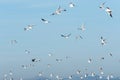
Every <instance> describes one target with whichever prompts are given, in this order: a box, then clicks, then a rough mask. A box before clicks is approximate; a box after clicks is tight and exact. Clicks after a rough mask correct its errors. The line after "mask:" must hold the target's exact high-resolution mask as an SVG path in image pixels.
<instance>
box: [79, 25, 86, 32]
mask: <svg viewBox="0 0 120 80" xmlns="http://www.w3.org/2000/svg"><path fill="white" fill-rule="evenodd" d="M78 30H82V31H85V30H86V29H85V24H82V25H81V27H80V28H78Z"/></svg>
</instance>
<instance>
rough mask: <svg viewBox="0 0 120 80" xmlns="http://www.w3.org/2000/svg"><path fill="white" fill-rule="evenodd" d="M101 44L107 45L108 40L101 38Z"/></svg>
mask: <svg viewBox="0 0 120 80" xmlns="http://www.w3.org/2000/svg"><path fill="white" fill-rule="evenodd" d="M101 44H102V45H105V44H106V40H105V39H104V38H103V37H102V36H101Z"/></svg>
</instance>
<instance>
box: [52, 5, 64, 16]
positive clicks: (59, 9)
mask: <svg viewBox="0 0 120 80" xmlns="http://www.w3.org/2000/svg"><path fill="white" fill-rule="evenodd" d="M62 11H66V9H62V8H61V7H60V6H59V7H58V9H57V10H55V12H54V13H52V15H58V14H60V13H61V12H62Z"/></svg>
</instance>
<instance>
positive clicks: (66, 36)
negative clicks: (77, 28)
mask: <svg viewBox="0 0 120 80" xmlns="http://www.w3.org/2000/svg"><path fill="white" fill-rule="evenodd" d="M70 36H71V33H70V34H68V35H63V34H61V37H64V38H66V39H67V38H69V37H70Z"/></svg>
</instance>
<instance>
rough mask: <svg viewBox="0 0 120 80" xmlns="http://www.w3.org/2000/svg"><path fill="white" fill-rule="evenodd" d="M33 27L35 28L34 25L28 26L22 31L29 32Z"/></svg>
mask: <svg viewBox="0 0 120 80" xmlns="http://www.w3.org/2000/svg"><path fill="white" fill-rule="evenodd" d="M33 26H35V25H33V24H30V25H28V26H27V27H25V28H24V31H28V30H31V29H32V28H33Z"/></svg>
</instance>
